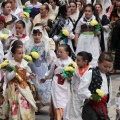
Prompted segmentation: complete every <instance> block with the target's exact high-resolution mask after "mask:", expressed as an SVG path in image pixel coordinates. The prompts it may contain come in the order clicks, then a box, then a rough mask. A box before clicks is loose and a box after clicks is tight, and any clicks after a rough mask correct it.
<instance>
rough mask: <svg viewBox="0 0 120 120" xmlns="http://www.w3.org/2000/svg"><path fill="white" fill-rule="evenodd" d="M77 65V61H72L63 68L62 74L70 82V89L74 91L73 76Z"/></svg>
mask: <svg viewBox="0 0 120 120" xmlns="http://www.w3.org/2000/svg"><path fill="white" fill-rule="evenodd" d="M76 66H77V64H76V63H75V62H72V63H71V64H69V65H68V66H67V67H66V68H65V69H63V71H62V76H63V78H65V79H67V80H68V81H69V83H70V90H71V91H72V84H71V77H72V76H73V75H74V73H75V67H76Z"/></svg>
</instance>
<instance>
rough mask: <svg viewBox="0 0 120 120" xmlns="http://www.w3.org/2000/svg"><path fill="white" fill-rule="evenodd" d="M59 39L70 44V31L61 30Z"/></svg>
mask: <svg viewBox="0 0 120 120" xmlns="http://www.w3.org/2000/svg"><path fill="white" fill-rule="evenodd" d="M58 37H59V38H60V39H61V40H63V42H64V43H65V44H67V43H68V37H69V32H68V30H65V29H64V30H61V31H60V33H59V34H58Z"/></svg>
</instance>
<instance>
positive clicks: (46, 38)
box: [25, 26, 50, 53]
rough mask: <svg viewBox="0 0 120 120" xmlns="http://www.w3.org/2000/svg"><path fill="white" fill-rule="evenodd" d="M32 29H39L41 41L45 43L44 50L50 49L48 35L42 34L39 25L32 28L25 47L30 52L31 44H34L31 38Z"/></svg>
mask: <svg viewBox="0 0 120 120" xmlns="http://www.w3.org/2000/svg"><path fill="white" fill-rule="evenodd" d="M33 30H39V31H40V32H41V33H42V38H41V41H44V43H45V51H46V53H47V52H48V51H49V50H50V46H49V42H48V39H49V38H48V37H47V36H45V35H44V33H43V31H42V29H41V28H40V27H39V26H35V27H33V29H32V32H31V35H30V40H29V41H28V42H27V43H26V45H25V48H26V49H27V50H28V51H29V52H30V51H31V49H32V48H33V46H34V45H35V42H34V38H33Z"/></svg>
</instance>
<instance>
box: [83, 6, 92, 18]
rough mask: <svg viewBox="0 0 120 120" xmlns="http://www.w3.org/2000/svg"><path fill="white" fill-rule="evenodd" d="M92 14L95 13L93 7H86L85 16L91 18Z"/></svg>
mask: <svg viewBox="0 0 120 120" xmlns="http://www.w3.org/2000/svg"><path fill="white" fill-rule="evenodd" d="M92 15H93V11H92V9H91V7H86V8H85V17H86V18H88V19H89V18H91V17H92Z"/></svg>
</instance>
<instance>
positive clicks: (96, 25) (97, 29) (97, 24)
mask: <svg viewBox="0 0 120 120" xmlns="http://www.w3.org/2000/svg"><path fill="white" fill-rule="evenodd" d="M90 26H92V27H94V29H95V31H94V34H95V35H100V34H101V32H100V30H101V26H100V25H99V23H98V22H97V20H92V21H91V22H90Z"/></svg>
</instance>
